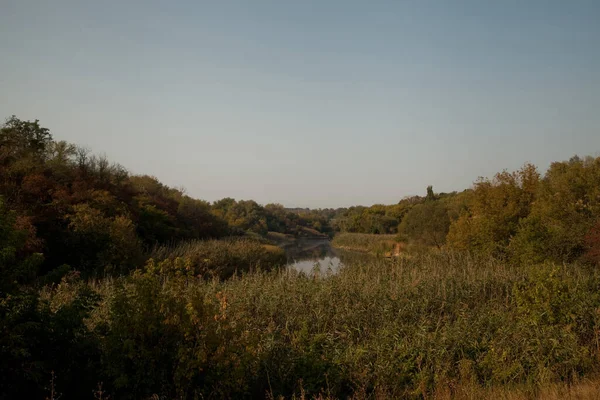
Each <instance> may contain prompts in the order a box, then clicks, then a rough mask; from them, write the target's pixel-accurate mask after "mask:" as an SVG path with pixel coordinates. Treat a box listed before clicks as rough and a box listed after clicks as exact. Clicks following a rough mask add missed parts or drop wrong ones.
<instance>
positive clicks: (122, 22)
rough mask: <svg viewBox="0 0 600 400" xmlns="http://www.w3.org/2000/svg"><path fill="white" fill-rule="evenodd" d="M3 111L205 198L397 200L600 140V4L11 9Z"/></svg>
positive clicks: (343, 202) (1, 67) (9, 5)
mask: <svg viewBox="0 0 600 400" xmlns="http://www.w3.org/2000/svg"><path fill="white" fill-rule="evenodd" d="M2 11H3V12H2V13H1V14H0V46H1V48H2V49H3V50H4V51H3V56H4V57H3V60H2V62H1V63H0V118H5V117H8V116H10V115H12V114H15V115H16V116H17V117H19V118H21V119H39V120H40V123H41V124H42V125H43V126H45V127H48V128H50V130H51V131H52V133H53V135H54V137H55V139H57V140H67V141H70V142H73V143H76V144H78V145H82V146H85V147H89V148H90V149H91V150H92V151H93V152H94V153H95V154H106V155H107V157H108V158H109V159H110V160H111V161H113V162H117V163H120V164H122V165H124V166H125V167H126V168H127V169H129V170H130V171H131V172H132V173H135V174H148V175H154V176H156V177H157V178H159V179H160V180H161V181H162V182H163V183H165V184H167V185H170V186H180V187H185V188H186V190H187V193H188V194H189V195H191V196H193V197H197V198H201V199H204V200H208V201H211V202H212V201H214V200H217V199H220V198H224V197H233V198H236V199H253V200H256V201H257V202H259V203H261V204H266V203H281V204H283V205H285V206H286V207H302V208H304V207H310V208H332V207H346V206H350V205H359V204H360V205H365V206H368V205H372V204H379V203H381V204H392V203H396V202H398V201H399V200H400V199H401V198H402V197H404V196H410V195H415V194H419V195H424V194H425V188H426V186H427V185H433V187H434V190H435V191H436V192H450V191H454V190H458V191H460V190H463V189H466V188H468V187H470V186H471V184H472V182H473V181H474V180H475V179H476V178H477V177H478V176H487V177H491V176H493V174H495V173H496V172H498V171H501V170H502V169H508V170H514V169H517V168H519V167H520V166H521V165H523V163H525V162H532V163H534V164H536V165H537V166H538V167H539V170H540V172H543V171H544V170H545V169H546V168H547V167H548V165H549V164H550V162H552V161H559V160H565V159H568V158H570V157H571V156H573V155H574V154H579V155H582V156H585V155H597V154H598V152H599V151H600V132H599V127H600V113H599V112H598V110H600V76H599V75H600V73H599V71H600V23H598V21H600V2H595V1H573V2H562V1H529V2H527V7H524V6H523V4H522V3H521V2H502V3H501V4H499V3H495V4H489V3H485V4H484V3H481V2H476V1H456V2H452V4H450V3H446V2H441V1H439V2H434V1H432V2H405V3H402V4H400V3H399V2H394V1H382V2H378V3H377V4H370V3H363V2H354V1H349V2H348V1H328V2H315V1H307V2H286V4H283V2H275V1H261V2H256V3H252V4H249V3H246V2H241V1H233V2H228V3H227V4H224V3H218V4H208V3H207V4H199V2H191V1H175V2H172V3H170V4H160V3H158V2H138V1H132V2H127V4H122V3H121V2H116V1H107V2H90V1H74V0H73V1H65V0H57V1H54V2H52V3H48V2H43V1H29V0H9V1H5V2H3V6H2Z"/></svg>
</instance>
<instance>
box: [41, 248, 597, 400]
mask: <svg viewBox="0 0 600 400" xmlns="http://www.w3.org/2000/svg"><path fill="white" fill-rule="evenodd" d="M185 254H187V253H185ZM157 271H158V270H157V269H150V270H147V271H145V272H137V273H136V274H134V275H133V276H132V277H130V278H122V279H116V280H106V281H99V282H96V283H95V284H94V289H95V290H96V291H97V292H98V293H100V294H101V295H102V298H103V299H104V300H103V301H102V302H101V304H100V306H99V307H98V308H97V309H96V310H95V312H94V314H93V316H92V318H91V319H90V320H89V321H88V322H89V326H90V329H92V330H94V331H97V332H102V333H101V334H100V336H99V342H100V343H102V351H103V354H104V356H103V362H104V370H103V371H99V374H100V375H101V376H102V378H103V380H104V382H105V383H106V382H111V387H112V390H113V393H114V394H115V395H116V397H118V398H143V397H144V396H150V395H152V394H155V393H156V394H161V395H165V396H167V397H168V398H201V397H203V398H208V397H212V398H215V397H216V398H222V397H225V398H233V397H235V398H239V397H265V396H267V395H269V396H272V397H274V398H278V397H279V396H285V397H291V396H294V395H296V396H300V395H301V394H302V393H304V395H305V396H306V398H311V397H313V396H322V398H348V397H354V398H424V397H426V398H429V397H437V398H454V397H457V398H479V397H480V396H487V395H490V396H495V395H498V396H499V397H506V398H511V397H510V396H513V397H512V398H534V397H537V396H540V395H541V394H543V393H546V394H548V395H550V394H552V393H555V394H556V393H569V390H570V389H568V387H566V386H564V385H568V384H569V383H572V382H579V381H580V380H581V379H584V380H585V378H586V377H588V376H594V374H597V373H598V372H600V371H598V363H597V360H598V357H599V356H600V352H599V348H598V347H599V344H598V343H599V337H598V332H599V329H600V312H599V310H600V291H598V288H599V287H600V274H599V273H598V271H596V270H592V269H586V268H584V267H580V266H577V265H569V266H560V267H559V266H553V265H544V266H537V267H530V268H515V267H512V266H508V265H505V264H503V263H501V262H498V261H495V260H492V259H477V258H474V257H471V256H468V255H462V254H453V253H445V252H439V253H436V254H429V255H416V256H414V257H412V258H410V259H404V258H401V259H395V260H393V261H390V260H384V259H377V258H372V259H371V260H370V261H361V262H357V263H356V264H354V265H349V266H346V267H345V268H342V269H341V270H340V272H339V273H338V274H335V275H329V276H326V277H325V279H316V278H315V277H313V276H306V275H304V274H302V273H298V272H296V271H294V270H282V271H272V272H265V271H261V272H255V273H248V274H243V275H242V276H234V277H233V278H232V279H230V280H227V281H222V280H219V279H214V280H210V281H205V280H200V279H197V278H194V277H190V276H187V275H185V274H180V275H178V274H172V273H164V272H163V273H161V272H157ZM61 290H63V291H64V290H67V291H68V290H70V289H68V288H66V287H63V288H62V289H61ZM49 297H51V298H55V299H58V300H57V301H62V300H60V299H61V296H60V295H59V293H58V291H57V293H54V294H52V295H50V296H49ZM557 385H558V386H557ZM561 385H563V386H561ZM590 385H591V384H586V386H585V387H586V389H581V390H584V391H589V390H591V389H590V387H591V386H590ZM552 388H553V389H552ZM544 390H545V392H544ZM509 394H510V396H509ZM556 396H558V394H557V395H556ZM556 396H555V397H556Z"/></svg>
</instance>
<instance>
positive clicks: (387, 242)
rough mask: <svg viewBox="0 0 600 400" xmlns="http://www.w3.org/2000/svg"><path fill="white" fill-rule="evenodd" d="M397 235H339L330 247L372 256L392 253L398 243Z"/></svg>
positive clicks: (347, 233)
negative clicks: (371, 254)
mask: <svg viewBox="0 0 600 400" xmlns="http://www.w3.org/2000/svg"><path fill="white" fill-rule="evenodd" d="M396 239H397V235H374V234H368V233H349V232H346V233H339V234H337V235H336V236H335V237H334V238H333V241H332V242H331V244H332V246H334V247H337V248H340V249H346V250H354V251H363V252H368V253H373V254H386V253H389V252H392V251H393V250H394V248H395V247H396V245H397V243H398V241H397V240H396Z"/></svg>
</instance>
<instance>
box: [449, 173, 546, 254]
mask: <svg viewBox="0 0 600 400" xmlns="http://www.w3.org/2000/svg"><path fill="white" fill-rule="evenodd" d="M538 185H539V173H538V172H537V169H536V167H535V166H534V165H532V164H525V165H524V166H523V167H522V168H521V169H520V170H518V171H515V172H512V173H510V172H507V171H503V172H501V173H498V174H496V176H495V177H494V179H493V180H489V179H484V178H480V179H479V180H478V181H477V182H476V183H475V186H474V188H473V191H472V193H471V194H470V195H469V204H468V210H467V211H466V212H463V213H462V215H461V216H460V217H459V218H458V219H457V220H456V221H454V222H453V223H452V225H451V226H450V230H449V233H448V244H449V245H450V246H451V247H453V248H455V249H459V250H468V251H474V252H477V253H480V254H487V255H492V256H496V257H504V256H506V253H507V249H508V245H509V243H510V240H511V238H512V237H513V235H515V234H516V232H517V231H518V230H519V223H520V221H521V220H522V219H523V218H526V217H527V216H528V215H529V213H530V210H531V206H532V204H533V202H534V200H535V198H536V193H537V189H538Z"/></svg>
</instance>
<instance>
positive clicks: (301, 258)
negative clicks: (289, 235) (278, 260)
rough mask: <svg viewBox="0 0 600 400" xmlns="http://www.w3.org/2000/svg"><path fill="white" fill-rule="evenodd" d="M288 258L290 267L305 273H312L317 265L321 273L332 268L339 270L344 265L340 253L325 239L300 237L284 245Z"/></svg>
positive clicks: (333, 270) (334, 270)
mask: <svg viewBox="0 0 600 400" xmlns="http://www.w3.org/2000/svg"><path fill="white" fill-rule="evenodd" d="M284 250H285V251H286V254H287V258H288V267H290V268H295V269H297V270H299V271H302V272H305V273H311V272H312V271H313V270H314V268H315V267H316V266H318V267H319V268H320V270H321V273H325V272H327V270H328V269H330V268H331V271H332V272H334V273H335V272H337V271H338V270H339V268H340V267H341V266H342V264H341V262H340V258H339V255H338V254H337V252H336V250H335V249H334V248H332V247H331V244H330V243H329V241H328V240H324V239H299V240H297V241H296V242H294V243H292V244H289V245H287V246H285V247H284Z"/></svg>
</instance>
